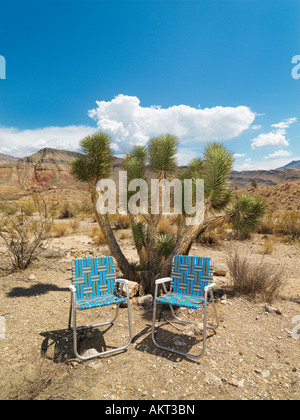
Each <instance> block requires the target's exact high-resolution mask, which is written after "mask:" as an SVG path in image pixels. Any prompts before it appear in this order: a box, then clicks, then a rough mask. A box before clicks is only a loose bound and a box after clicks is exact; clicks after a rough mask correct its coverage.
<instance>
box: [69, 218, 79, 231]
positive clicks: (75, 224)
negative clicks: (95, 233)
mask: <svg viewBox="0 0 300 420" xmlns="http://www.w3.org/2000/svg"><path fill="white" fill-rule="evenodd" d="M79 225H80V222H79V219H76V218H75V219H72V220H71V221H70V228H71V229H72V231H73V232H77V230H78V229H79Z"/></svg>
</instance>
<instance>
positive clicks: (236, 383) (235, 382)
mask: <svg viewBox="0 0 300 420" xmlns="http://www.w3.org/2000/svg"><path fill="white" fill-rule="evenodd" d="M228 383H229V385H232V386H235V387H237V388H238V387H240V388H242V387H243V386H244V379H241V380H240V381H239V380H238V379H236V378H233V377H232V378H231V379H229V381H228Z"/></svg>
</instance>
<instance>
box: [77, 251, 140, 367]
mask: <svg viewBox="0 0 300 420" xmlns="http://www.w3.org/2000/svg"><path fill="white" fill-rule="evenodd" d="M117 283H120V284H121V291H120V295H118V294H117V293H116V284H117ZM124 285H125V288H126V298H124V297H122V296H121V294H122V289H123V286H124ZM69 288H70V290H71V292H72V299H71V307H70V317H69V328H71V318H72V311H73V324H74V325H73V349H74V354H75V356H76V357H78V358H79V359H81V360H88V359H92V358H94V357H98V356H103V355H105V354H109V353H113V352H116V351H121V350H124V349H126V348H127V347H128V346H129V345H130V343H131V340H132V326H131V313H130V302H129V290H128V281H127V280H124V279H117V278H116V265H115V260H114V258H113V257H96V258H83V259H77V260H75V261H73V264H72V285H70V286H69ZM121 303H127V307H128V324H129V341H128V342H127V344H126V345H124V346H122V347H119V348H115V349H112V350H107V351H103V352H100V353H97V354H93V355H92V356H86V357H84V356H81V355H80V354H79V353H78V350H77V332H78V331H80V330H83V329H87V328H93V327H99V326H102V325H110V324H113V323H114V322H115V320H116V318H117V315H118V310H119V306H120V304H121ZM108 305H117V308H116V314H115V317H114V318H113V319H112V320H111V321H107V322H103V323H100V324H95V325H89V326H83V327H77V326H76V311H77V310H80V311H84V310H88V309H92V308H97V307H103V306H108Z"/></svg>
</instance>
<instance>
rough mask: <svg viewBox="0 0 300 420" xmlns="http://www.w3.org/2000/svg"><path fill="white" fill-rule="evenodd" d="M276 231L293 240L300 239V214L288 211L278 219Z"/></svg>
mask: <svg viewBox="0 0 300 420" xmlns="http://www.w3.org/2000/svg"><path fill="white" fill-rule="evenodd" d="M276 231H277V232H278V233H279V234H280V235H283V236H288V237H289V238H290V239H291V240H298V239H300V213H299V212H295V211H286V212H284V213H283V214H282V216H281V217H280V218H278V220H277V223H276Z"/></svg>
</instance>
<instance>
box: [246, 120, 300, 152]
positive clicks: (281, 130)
mask: <svg viewBox="0 0 300 420" xmlns="http://www.w3.org/2000/svg"><path fill="white" fill-rule="evenodd" d="M295 122H297V118H287V119H285V120H284V121H281V122H279V123H277V124H272V126H271V127H274V128H275V130H273V131H270V132H269V133H263V134H260V135H259V136H257V137H256V138H255V139H253V140H252V144H251V147H252V149H259V148H261V147H275V148H276V147H287V146H289V144H290V143H289V140H288V139H287V138H286V129H287V128H289V126H290V125H291V124H294V123H295Z"/></svg>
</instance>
